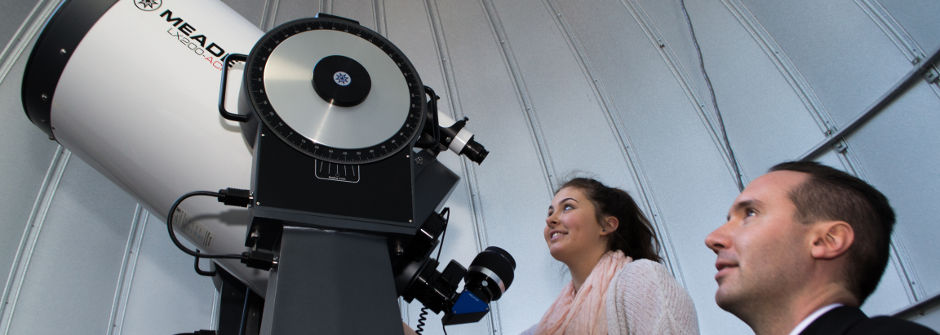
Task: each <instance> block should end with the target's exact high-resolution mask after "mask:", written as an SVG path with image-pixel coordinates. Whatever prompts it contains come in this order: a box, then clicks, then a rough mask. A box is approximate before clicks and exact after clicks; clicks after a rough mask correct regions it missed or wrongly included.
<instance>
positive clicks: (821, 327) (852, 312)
mask: <svg viewBox="0 0 940 335" xmlns="http://www.w3.org/2000/svg"><path fill="white" fill-rule="evenodd" d="M831 334H846V335H848V334H851V335H856V334H857V335H863V334H905V335H906V334H912V335H921V334H924V335H937V332H935V331H933V330H930V328H927V327H924V326H921V325H919V324H916V323H913V322H910V321H907V320H904V319H899V318H895V317H890V316H877V317H874V318H869V317H868V316H867V315H865V313H862V310H860V309H858V308H855V307H848V306H840V307H836V308H833V309H832V310H831V311H828V312H826V314H823V315H821V316H820V317H819V318H818V319H816V321H813V323H811V324H809V326H808V327H806V329H804V330H803V332H802V333H800V335H831Z"/></svg>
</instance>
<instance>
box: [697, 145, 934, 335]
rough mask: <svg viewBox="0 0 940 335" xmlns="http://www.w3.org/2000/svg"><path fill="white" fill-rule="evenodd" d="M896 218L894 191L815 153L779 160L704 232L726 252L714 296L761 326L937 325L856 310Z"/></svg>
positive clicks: (769, 331)
mask: <svg viewBox="0 0 940 335" xmlns="http://www.w3.org/2000/svg"><path fill="white" fill-rule="evenodd" d="M893 225H894V211H893V210H892V209H891V207H890V206H889V205H888V200H887V199H886V198H885V197H884V195H882V194H881V192H878V190H876V189H874V188H873V187H872V186H871V185H868V184H867V183H865V182H864V181H862V180H860V179H858V178H856V177H853V176H851V175H849V174H847V173H844V172H842V171H839V170H836V169H833V168H830V167H828V166H824V165H820V164H818V163H813V162H787V163H781V164H778V165H776V166H774V167H773V168H771V170H770V172H769V173H767V174H765V175H763V176H761V177H759V178H757V179H755V180H754V181H753V182H751V183H750V184H749V185H748V186H747V188H746V189H744V191H743V192H741V194H740V195H739V196H738V198H737V199H735V200H734V203H733V204H732V205H731V209H730V210H729V212H728V218H727V222H725V224H724V225H722V226H721V227H718V229H715V231H713V232H711V234H709V235H708V236H707V237H706V238H705V244H706V245H707V246H708V248H710V249H712V250H713V251H714V252H715V253H716V254H717V255H718V257H717V260H716V261H715V267H716V268H717V269H718V273H717V274H716V275H715V281H717V282H718V291H717V292H716V293H715V300H716V301H717V302H718V306H720V307H721V308H722V309H724V310H726V311H728V312H731V313H732V314H734V315H736V316H737V317H738V318H740V319H741V320H743V321H744V322H745V323H747V324H748V326H750V327H751V328H752V329H753V330H754V332H756V333H757V334H759V335H765V334H766V335H777V334H780V335H786V334H937V333H936V332H934V331H932V330H930V329H928V328H926V327H923V326H921V325H918V324H916V323H913V322H909V321H905V320H901V319H897V318H892V317H876V318H868V317H867V316H865V314H864V313H862V311H861V310H860V309H858V306H860V305H861V304H862V303H863V302H864V301H865V299H866V298H868V296H869V295H870V294H871V292H872V291H874V290H875V287H876V286H877V285H878V281H879V280H880V279H881V275H882V273H884V269H885V266H886V265H887V263H888V248H889V243H890V236H891V230H892V227H893Z"/></svg>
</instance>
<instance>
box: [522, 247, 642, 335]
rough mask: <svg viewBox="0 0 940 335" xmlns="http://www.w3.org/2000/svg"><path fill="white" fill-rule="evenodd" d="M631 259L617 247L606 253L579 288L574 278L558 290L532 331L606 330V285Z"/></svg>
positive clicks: (559, 334)
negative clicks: (576, 286)
mask: <svg viewBox="0 0 940 335" xmlns="http://www.w3.org/2000/svg"><path fill="white" fill-rule="evenodd" d="M630 261H632V259H631V258H630V257H625V256H624V255H623V252H622V251H619V250H616V251H608V252H607V253H605V254H604V256H602V257H601V260H600V261H598V262H597V265H595V266H594V269H593V270H591V274H590V275H588V277H587V278H586V279H585V280H584V283H582V284H581V288H580V289H579V290H577V291H575V290H574V283H573V282H572V283H568V285H567V286H565V288H564V289H562V290H561V295H559V296H558V298H557V299H555V302H554V303H553V304H552V306H551V307H549V308H548V311H547V312H545V316H542V320H541V321H539V325H538V328H536V330H535V334H537V335H543V334H551V335H562V334H579V335H580V334H596V335H602V334H607V312H606V310H605V305H606V304H605V303H604V300H605V298H604V297H605V296H606V293H607V287H608V286H609V285H610V282H611V280H612V279H613V278H614V276H615V275H617V272H619V271H620V269H621V268H623V265H624V264H627V263H629V262H630Z"/></svg>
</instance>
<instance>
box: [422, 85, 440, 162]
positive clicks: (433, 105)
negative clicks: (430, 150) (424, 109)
mask: <svg viewBox="0 0 940 335" xmlns="http://www.w3.org/2000/svg"><path fill="white" fill-rule="evenodd" d="M424 93H427V95H428V96H429V98H428V112H430V113H431V122H434V126H433V127H431V135H432V137H434V147H437V146H438V145H440V143H441V123H440V121H439V120H438V119H437V100H440V99H441V97H439V96H438V95H437V93H434V89H432V88H431V87H430V86H427V85H425V86H424Z"/></svg>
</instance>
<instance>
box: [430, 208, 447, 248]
mask: <svg viewBox="0 0 940 335" xmlns="http://www.w3.org/2000/svg"><path fill="white" fill-rule="evenodd" d="M440 216H443V217H444V231H443V232H441V244H439V245H438V246H437V256H436V257H434V259H438V260H439V259H441V250H444V238H445V237H447V223H448V222H449V221H450V207H444V209H443V210H441V214H440Z"/></svg>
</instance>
